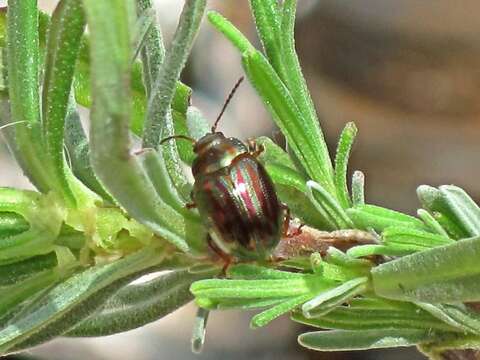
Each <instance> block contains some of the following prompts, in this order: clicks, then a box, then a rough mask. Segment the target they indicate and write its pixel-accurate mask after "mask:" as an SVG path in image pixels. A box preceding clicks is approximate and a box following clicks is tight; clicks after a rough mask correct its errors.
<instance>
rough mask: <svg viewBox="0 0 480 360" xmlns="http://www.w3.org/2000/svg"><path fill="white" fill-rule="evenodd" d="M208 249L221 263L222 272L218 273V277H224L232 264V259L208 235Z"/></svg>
mask: <svg viewBox="0 0 480 360" xmlns="http://www.w3.org/2000/svg"><path fill="white" fill-rule="evenodd" d="M207 244H208V247H209V248H210V249H211V250H212V251H213V252H214V253H215V254H216V255H217V256H218V257H219V258H220V259H221V260H222V261H223V267H222V271H221V272H220V277H225V275H226V274H227V270H228V268H229V267H230V265H231V264H232V257H231V256H230V255H228V254H225V253H224V252H223V251H222V250H221V249H220V248H219V247H218V246H217V245H216V244H215V243H214V242H213V240H212V237H211V236H210V235H208V238H207Z"/></svg>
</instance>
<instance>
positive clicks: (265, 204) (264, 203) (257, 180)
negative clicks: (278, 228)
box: [246, 164, 272, 218]
mask: <svg viewBox="0 0 480 360" xmlns="http://www.w3.org/2000/svg"><path fill="white" fill-rule="evenodd" d="M255 165H256V168H253V166H247V168H246V169H247V172H248V175H249V177H250V182H251V186H252V188H253V191H254V192H255V196H256V197H257V200H258V203H259V205H260V207H261V209H262V213H263V215H264V216H265V217H267V218H269V217H271V216H272V208H271V206H270V201H269V200H270V199H269V195H270V194H268V193H267V191H268V189H267V188H266V187H265V184H264V183H263V182H262V181H261V180H262V178H261V175H262V173H261V171H259V170H261V169H260V165H259V164H255ZM267 196H268V197H267Z"/></svg>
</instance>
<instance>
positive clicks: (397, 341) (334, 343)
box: [298, 329, 436, 351]
mask: <svg viewBox="0 0 480 360" xmlns="http://www.w3.org/2000/svg"><path fill="white" fill-rule="evenodd" d="M435 340H436V334H435V333H433V332H429V331H428V330H417V329H378V330H361V331H355V330H353V331H349V330H332V331H315V332H310V333H304V334H302V335H300V336H299V337H298V342H299V343H300V345H302V346H304V347H306V348H308V349H311V350H317V351H350V350H367V349H384V348H392V347H402V346H414V345H416V344H419V343H422V342H429V341H435Z"/></svg>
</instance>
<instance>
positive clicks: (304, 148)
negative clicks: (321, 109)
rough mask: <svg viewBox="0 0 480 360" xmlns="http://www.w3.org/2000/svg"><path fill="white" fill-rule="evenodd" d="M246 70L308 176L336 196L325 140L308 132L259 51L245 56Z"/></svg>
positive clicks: (284, 90) (286, 92) (279, 81)
mask: <svg viewBox="0 0 480 360" xmlns="http://www.w3.org/2000/svg"><path fill="white" fill-rule="evenodd" d="M243 67H244V69H245V72H246V74H247V76H248V78H249V80H250V82H251V83H252V85H253V86H254V87H255V89H256V90H257V92H258V94H259V95H260V97H261V98H262V100H263V102H264V104H265V106H266V107H267V109H268V110H269V112H270V113H271V114H272V116H273V119H274V120H275V122H276V124H277V125H278V126H279V128H280V130H281V131H282V133H283V134H284V135H285V137H286V138H287V141H288V144H289V146H291V148H292V150H293V151H294V152H295V155H296V156H297V157H298V159H299V161H300V163H301V164H302V166H303V167H304V169H305V170H306V171H307V173H308V175H309V176H310V177H311V178H312V179H313V180H315V181H316V182H318V183H319V184H321V185H322V186H324V187H325V189H326V190H327V191H328V192H329V193H330V194H335V187H334V184H333V174H332V171H331V162H330V158H329V157H326V156H327V155H326V154H325V151H323V150H324V149H323V146H324V145H323V140H322V137H317V136H315V133H307V132H306V131H305V130H304V129H305V124H304V122H303V116H302V113H301V112H300V110H299V109H298V107H297V105H296V104H295V101H294V100H293V98H292V95H291V94H290V92H289V90H288V89H287V87H286V86H285V85H284V84H283V82H282V80H281V79H280V78H279V76H278V74H277V73H276V72H275V70H274V69H273V68H272V66H271V65H270V64H269V63H268V61H267V60H266V59H265V57H264V56H263V55H262V54H261V53H259V52H258V51H249V52H246V53H244V54H243ZM327 164H330V166H328V165H327Z"/></svg>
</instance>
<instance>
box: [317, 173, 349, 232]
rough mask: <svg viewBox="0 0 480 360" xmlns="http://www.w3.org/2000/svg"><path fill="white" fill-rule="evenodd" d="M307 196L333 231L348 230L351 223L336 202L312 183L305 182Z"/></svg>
mask: <svg viewBox="0 0 480 360" xmlns="http://www.w3.org/2000/svg"><path fill="white" fill-rule="evenodd" d="M307 195H308V198H309V199H310V201H311V202H312V203H313V205H315V207H316V208H317V210H318V211H319V212H320V213H321V214H322V215H323V216H325V218H326V219H327V220H328V222H329V223H330V224H331V225H332V226H333V229H350V228H353V227H354V226H353V223H352V221H351V220H350V218H349V216H348V215H347V213H346V212H345V210H344V209H343V208H342V206H341V205H340V204H339V202H338V200H337V199H336V198H335V197H334V196H333V195H332V194H330V193H329V192H328V191H327V190H326V189H325V188H323V187H322V186H321V185H320V184H317V183H316V182H314V181H311V180H310V181H308V182H307Z"/></svg>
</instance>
